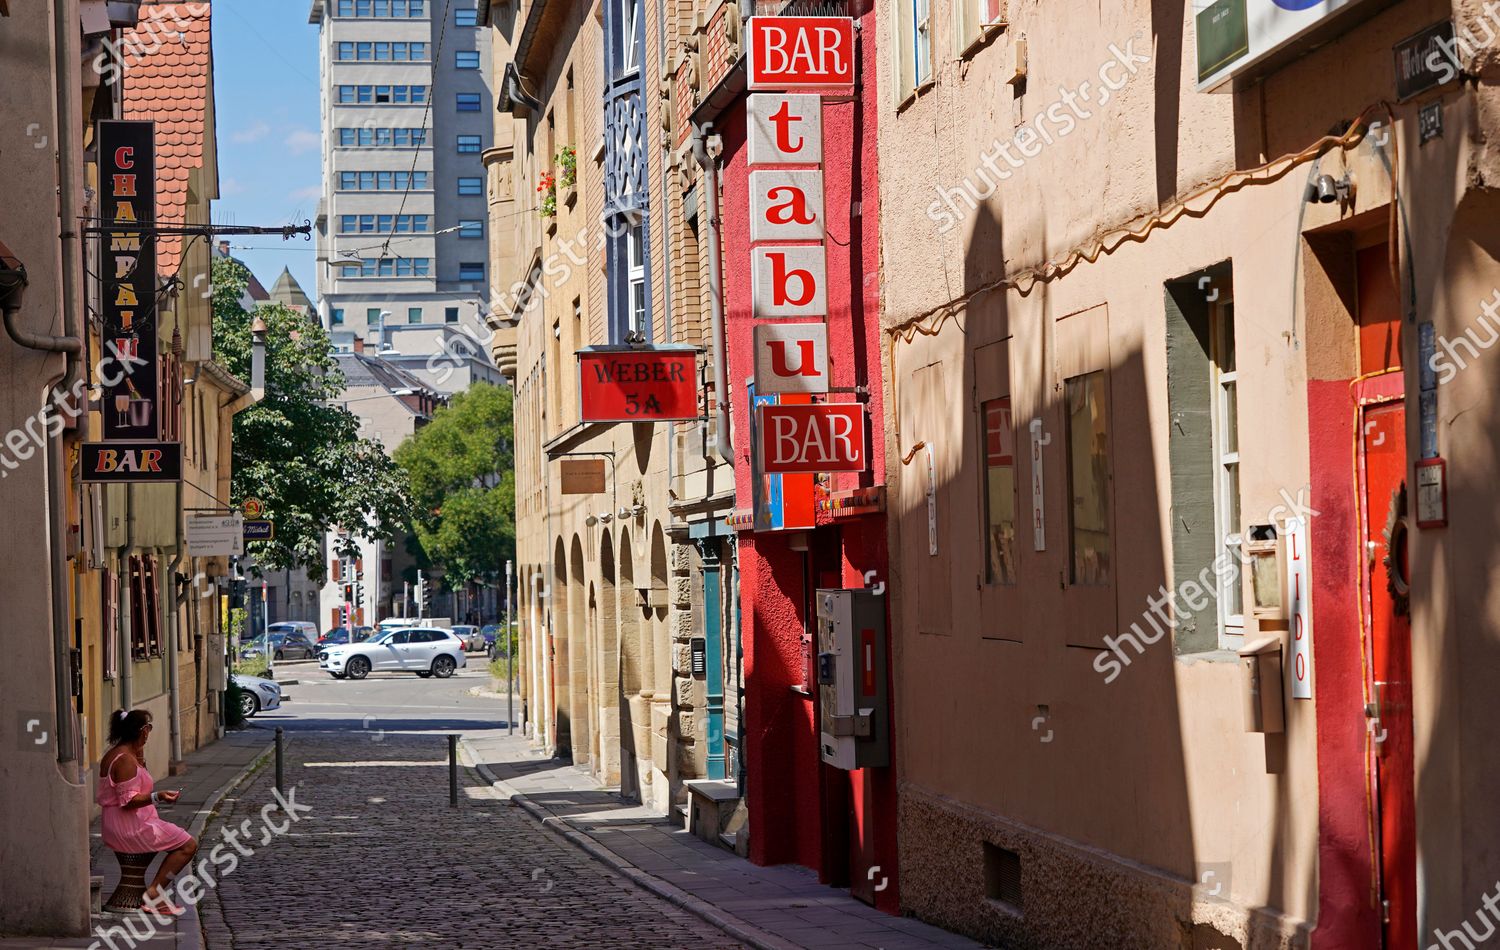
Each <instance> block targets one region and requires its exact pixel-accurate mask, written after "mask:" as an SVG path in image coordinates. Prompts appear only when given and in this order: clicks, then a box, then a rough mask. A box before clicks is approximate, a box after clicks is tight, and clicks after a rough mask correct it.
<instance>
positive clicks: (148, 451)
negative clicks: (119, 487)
mask: <svg viewBox="0 0 1500 950" xmlns="http://www.w3.org/2000/svg"><path fill="white" fill-rule="evenodd" d="M82 467H83V480H84V481H85V482H88V483H93V482H175V481H177V480H178V479H179V478H181V477H182V445H181V444H180V443H177V442H155V441H151V442H85V443H84V444H83V456H82Z"/></svg>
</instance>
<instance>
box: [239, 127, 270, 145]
mask: <svg viewBox="0 0 1500 950" xmlns="http://www.w3.org/2000/svg"><path fill="white" fill-rule="evenodd" d="M270 131H271V127H270V126H269V125H267V124H266V123H264V122H257V123H255V124H254V125H252V126H250V127H249V128H247V129H240V130H239V131H237V132H235V133H234V134H232V135H230V136H229V139H230V141H232V142H238V143H240V144H242V145H244V144H248V143H250V142H259V141H260V140H261V139H263V138H265V137H266V133H267V132H270Z"/></svg>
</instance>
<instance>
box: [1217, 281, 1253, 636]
mask: <svg viewBox="0 0 1500 950" xmlns="http://www.w3.org/2000/svg"><path fill="white" fill-rule="evenodd" d="M1233 333H1234V303H1233V302H1232V301H1218V302H1215V303H1213V304H1211V305H1210V311H1209V372H1210V373H1211V374H1212V380H1211V385H1212V397H1211V398H1212V400H1213V414H1212V415H1213V446H1214V448H1213V452H1214V521H1215V523H1216V527H1217V529H1218V530H1217V543H1216V545H1215V556H1216V557H1217V556H1220V555H1222V556H1225V557H1229V558H1232V559H1233V563H1234V564H1235V565H1236V570H1235V572H1234V575H1233V577H1232V578H1231V579H1229V580H1227V581H1224V582H1221V589H1220V590H1219V596H1218V612H1219V647H1220V649H1224V650H1235V649H1239V648H1240V647H1241V646H1243V645H1244V642H1245V614H1244V606H1245V605H1244V584H1243V580H1244V578H1243V572H1244V563H1245V562H1244V557H1243V555H1244V543H1245V542H1244V536H1243V534H1242V528H1241V526H1240V524H1239V521H1240V518H1241V515H1242V510H1243V509H1242V507H1241V503H1240V501H1241V500H1240V499H1239V498H1232V497H1230V496H1231V493H1232V492H1233V493H1236V494H1239V493H1240V490H1239V488H1238V486H1239V485H1240V484H1241V481H1240V453H1239V440H1240V425H1239V413H1238V411H1237V410H1238V406H1239V400H1238V396H1239V371H1238V368H1239V363H1238V355H1236V362H1235V369H1232V370H1229V371H1227V372H1226V371H1225V370H1223V369H1222V368H1221V367H1222V364H1223V361H1224V357H1225V352H1226V349H1227V348H1228V347H1226V344H1228V346H1233V344H1234V339H1233V336H1232V334H1233ZM1235 352H1236V354H1238V348H1237V347H1236V348H1235ZM1231 392H1232V393H1233V394H1234V397H1235V398H1233V399H1231V398H1230V394H1231ZM1231 435H1232V436H1233V439H1232V440H1231V439H1230V436H1231ZM1230 441H1232V442H1233V444H1234V448H1233V450H1230V449H1229V443H1230ZM1227 584H1235V585H1239V586H1238V587H1237V589H1236V590H1235V591H1234V593H1236V594H1238V595H1239V596H1238V597H1237V598H1236V599H1238V600H1239V602H1240V612H1239V613H1231V612H1230V606H1229V600H1230V596H1229V594H1230V591H1229V590H1228V588H1227V586H1222V585H1227Z"/></svg>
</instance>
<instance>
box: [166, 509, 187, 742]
mask: <svg viewBox="0 0 1500 950" xmlns="http://www.w3.org/2000/svg"><path fill="white" fill-rule="evenodd" d="M176 494H177V505H176V512H177V514H176V518H177V553H176V554H175V555H173V557H172V563H171V564H170V565H169V566H168V568H167V590H168V596H167V597H166V602H167V604H168V608H169V609H168V613H167V625H166V626H167V696H168V701H169V703H170V705H168V707H167V725H168V729H169V730H170V735H171V740H172V745H171V749H172V757H171V759H170V760H169V761H171V762H173V763H176V762H181V761H182V674H181V671H179V670H178V668H177V633H178V629H177V621H178V616H177V614H178V609H179V607H180V605H179V603H178V597H177V575H178V573H179V571H180V568H181V567H182V560H183V556H184V555H185V554H186V553H187V548H186V546H185V545H184V544H183V536H182V481H181V480H178V482H177V492H176Z"/></svg>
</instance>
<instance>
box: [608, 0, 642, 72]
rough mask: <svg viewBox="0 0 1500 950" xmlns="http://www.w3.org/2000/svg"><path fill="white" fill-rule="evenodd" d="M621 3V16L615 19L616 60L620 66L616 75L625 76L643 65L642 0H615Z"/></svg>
mask: <svg viewBox="0 0 1500 950" xmlns="http://www.w3.org/2000/svg"><path fill="white" fill-rule="evenodd" d="M613 2H616V3H618V4H619V7H618V8H617V9H618V10H619V17H618V19H617V20H616V21H615V26H616V27H617V28H618V29H617V34H616V40H615V42H616V45H617V47H618V49H617V56H616V60H615V62H616V63H617V66H618V68H617V69H616V72H615V75H616V76H625V75H629V74H630V73H633V72H636V71H637V70H639V69H640V66H641V50H640V36H639V32H640V26H641V22H640V21H641V0H613Z"/></svg>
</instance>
